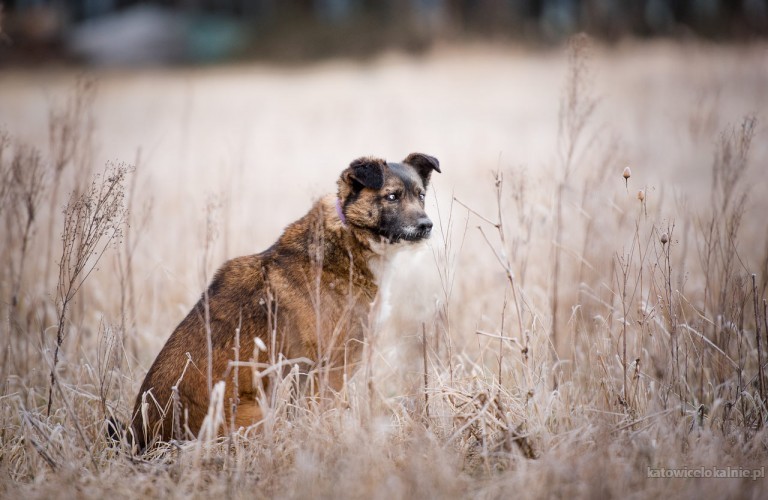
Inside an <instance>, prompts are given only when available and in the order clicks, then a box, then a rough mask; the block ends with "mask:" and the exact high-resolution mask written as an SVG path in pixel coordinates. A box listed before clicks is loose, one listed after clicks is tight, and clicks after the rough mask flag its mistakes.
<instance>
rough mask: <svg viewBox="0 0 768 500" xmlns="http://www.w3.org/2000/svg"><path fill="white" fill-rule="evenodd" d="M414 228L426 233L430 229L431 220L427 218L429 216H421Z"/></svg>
mask: <svg viewBox="0 0 768 500" xmlns="http://www.w3.org/2000/svg"><path fill="white" fill-rule="evenodd" d="M416 229H418V230H419V232H421V233H428V232H430V231H432V221H431V220H429V217H422V218H421V219H419V220H418V222H416Z"/></svg>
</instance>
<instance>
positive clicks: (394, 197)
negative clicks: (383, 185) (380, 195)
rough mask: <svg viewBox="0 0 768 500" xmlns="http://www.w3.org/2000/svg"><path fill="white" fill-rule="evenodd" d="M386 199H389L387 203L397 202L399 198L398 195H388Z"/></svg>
mask: <svg viewBox="0 0 768 500" xmlns="http://www.w3.org/2000/svg"><path fill="white" fill-rule="evenodd" d="M385 198H386V199H387V201H397V199H398V198H399V196H398V194H397V193H389V194H388V195H386V196H385Z"/></svg>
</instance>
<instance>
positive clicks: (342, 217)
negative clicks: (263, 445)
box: [336, 198, 347, 226]
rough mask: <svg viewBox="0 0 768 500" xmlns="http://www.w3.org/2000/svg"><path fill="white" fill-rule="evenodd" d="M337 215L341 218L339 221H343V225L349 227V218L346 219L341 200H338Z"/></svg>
mask: <svg viewBox="0 0 768 500" xmlns="http://www.w3.org/2000/svg"><path fill="white" fill-rule="evenodd" d="M336 215H338V216H339V219H341V223H342V225H344V226H346V225H347V218H346V217H344V212H342V211H341V200H340V199H338V198H336Z"/></svg>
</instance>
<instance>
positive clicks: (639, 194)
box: [637, 189, 645, 203]
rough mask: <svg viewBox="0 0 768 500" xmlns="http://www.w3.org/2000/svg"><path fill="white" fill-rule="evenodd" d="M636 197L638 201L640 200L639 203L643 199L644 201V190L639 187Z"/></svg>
mask: <svg viewBox="0 0 768 500" xmlns="http://www.w3.org/2000/svg"><path fill="white" fill-rule="evenodd" d="M637 199H638V200H640V202H641V203H642V202H643V201H645V191H643V190H642V189H641V190H639V191H638V192H637Z"/></svg>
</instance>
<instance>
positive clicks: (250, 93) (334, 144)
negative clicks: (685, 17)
mask: <svg viewBox="0 0 768 500" xmlns="http://www.w3.org/2000/svg"><path fill="white" fill-rule="evenodd" d="M766 120H768V47H766V46H765V45H753V46H749V45H742V46H717V45H702V44H693V43H691V44H680V45H676V44H670V43H647V44H642V45H636V44H626V45H621V46H618V47H613V48H606V47H601V46H599V45H597V46H595V45H592V44H591V43H589V42H588V41H586V40H584V39H580V38H577V39H574V41H572V42H571V43H570V44H569V46H568V47H563V48H561V49H557V50H551V51H530V50H527V49H526V50H524V49H516V48H510V47H493V46H467V47H443V48H438V49H435V50H434V51H433V52H431V53H430V54H428V55H425V56H423V57H420V58H409V57H405V56H400V55H394V54H390V55H384V56H382V57H379V58H377V59H375V60H372V61H370V62H367V63H358V62H346V61H329V62H321V63H317V64H314V65H309V66H301V67H280V66H274V67H273V66H264V65H242V66H224V67H210V68H186V69H146V70H137V71H127V70H125V71H123V70H101V71H92V72H87V73H85V74H83V73H82V72H81V71H78V70H73V69H68V68H46V69H37V70H22V69H18V70H14V69H6V70H4V71H3V73H2V78H0V127H3V130H4V133H3V134H2V136H0V175H2V184H1V187H0V227H1V228H2V238H0V282H1V283H2V285H1V286H0V305H2V312H0V319H2V324H1V326H0V332H2V336H1V337H0V346H1V347H2V357H1V358H0V359H1V360H2V361H1V362H0V366H2V368H1V369H0V380H2V382H3V387H2V393H0V402H1V404H0V496H2V497H4V498H40V497H43V498H53V497H63V498H74V497H78V498H79V497H104V496H107V495H109V496H110V497H113V498H118V497H121V498H122V497H137V496H151V497H154V496H157V497H173V498H188V497H190V496H194V497H209V496H212V495H217V494H220V495H227V496H228V497H237V498H241V497H242V498H253V497H257V498H262V497H288V498H307V497H312V498H315V497H317V498H330V497H334V498H335V497H353V498H371V497H373V498H425V497H427V498H452V497H467V496H469V497H480V498H503V497H510V496H512V495H524V496H526V497H528V496H530V497H548V498H551V497H571V496H575V497H589V498H595V497H597V498H603V497H651V496H658V495H664V496H679V497H692V498H701V497H707V498H709V497H717V498H724V497H733V498H735V497H739V498H764V497H765V495H766V493H767V492H768V486H767V485H768V483H766V479H765V478H764V473H765V464H766V463H768V432H767V431H766V428H765V424H766V419H767V418H768V408H767V407H766V394H767V393H768V387H766V384H768V380H766V377H765V373H764V372H765V369H766V368H767V367H766V366H765V365H766V363H768V350H767V349H766V345H767V344H768V324H767V323H766V321H767V320H768V318H767V317H766V316H768V308H767V307H766V299H767V298H768V295H767V294H766V291H767V290H768V230H767V229H768V224H766V214H768V198H766V196H765V193H766V192H768V176H767V175H766V174H768V168H767V166H766V161H767V159H768V127H767V126H766ZM413 151H419V152H424V153H428V154H431V155H434V156H436V157H437V158H439V160H440V163H441V166H442V170H443V173H442V174H440V175H435V176H433V184H432V188H431V191H430V194H429V195H428V202H427V204H428V212H429V213H430V215H431V217H432V218H433V220H434V221H435V234H434V236H433V238H432V239H431V240H430V242H429V245H428V246H427V247H425V248H423V249H421V250H420V251H418V252H416V253H415V254H413V255H408V256H404V257H403V258H401V259H400V261H399V262H398V266H397V269H396V272H395V275H394V276H393V277H392V282H391V286H389V287H387V294H388V295H387V300H388V302H389V304H390V305H391V310H392V311H393V312H392V314H391V315H390V316H389V317H387V318H386V319H385V320H384V321H382V323H381V325H380V327H379V328H377V329H376V330H375V331H371V332H369V337H368V341H369V342H368V345H367V347H366V349H367V351H366V352H367V355H366V356H365V359H364V363H363V367H362V368H360V369H359V370H358V371H357V373H356V374H355V376H354V377H352V379H351V380H349V382H348V384H347V387H346V388H345V390H344V391H343V392H342V393H341V394H338V395H337V397H335V398H333V399H332V400H323V401H318V400H315V399H298V400H296V399H292V398H290V397H289V396H288V395H289V394H290V393H291V387H292V385H293V384H294V383H295V382H296V380H295V377H294V376H293V375H287V376H282V375H281V378H280V379H278V380H277V386H278V387H279V390H278V393H277V395H276V397H275V398H273V399H271V400H270V401H268V408H267V411H266V416H265V419H264V421H263V422H261V423H260V424H259V425H257V426H255V427H253V428H250V429H242V430H240V431H239V432H237V433H233V434H229V435H226V436H221V437H218V438H216V439H206V440H198V441H191V442H184V443H172V444H169V445H168V446H164V447H160V448H158V449H155V450H152V451H151V452H150V453H148V454H146V455H144V456H141V457H137V456H133V455H132V454H131V453H130V451H129V447H128V445H127V444H126V443H125V442H123V443H119V444H114V443H110V442H109V441H108V439H107V437H106V421H107V419H108V418H110V417H114V418H116V419H117V420H119V421H121V422H127V421H128V420H129V418H130V412H131V411H132V406H133V401H134V398H135V396H136V392H137V391H138V388H139V385H140V384H141V381H142V379H143V376H144V374H145V373H146V370H147V369H148V368H149V365H150V363H151V362H152V360H153V359H154V357H155V355H156V354H157V352H158V351H159V350H160V348H161V347H162V345H163V343H164V342H165V340H166V339H167V337H168V336H169V335H170V333H171V331H172V330H173V328H174V327H175V326H176V324H177V323H178V322H179V321H180V320H181V319H182V318H183V317H184V316H185V315H186V313H187V312H188V311H189V309H190V308H191V306H192V305H193V304H194V303H195V302H196V300H197V299H198V297H199V296H200V293H201V292H202V290H203V288H204V286H205V284H206V283H207V281H208V280H209V278H210V277H211V276H212V273H213V272H214V271H215V270H216V268H217V267H218V266H219V265H220V264H221V263H223V262H224V260H226V259H228V258H232V257H235V256H238V255H244V254H249V253H255V252H259V251H262V250H264V249H266V248H267V247H268V246H269V245H270V244H271V243H272V242H273V241H274V240H275V239H276V238H277V237H278V235H279V234H280V231H281V230H282V228H283V227H285V225H287V224H288V223H290V222H292V221H293V220H295V219H297V218H298V217H300V216H301V215H303V214H304V213H305V212H306V211H307V210H308V209H309V208H310V206H311V204H312V202H313V201H314V200H315V199H316V198H318V197H319V196H321V195H323V194H325V193H327V192H331V191H333V190H334V189H335V182H336V178H337V176H338V174H339V173H340V172H341V170H342V169H343V168H345V167H346V165H347V164H348V163H349V162H350V161H351V160H352V159H354V158H356V157H358V156H361V155H376V156H382V157H385V158H387V159H389V160H394V161H399V160H400V159H402V158H404V157H405V156H406V155H407V154H408V153H410V152H413ZM627 167H629V171H627V170H625V169H626V168H627ZM625 173H626V174H629V176H628V177H627V178H625V175H624V174H625ZM52 373H54V376H53V377H52V375H51V374H52ZM728 468H730V473H731V474H732V475H733V474H734V471H735V473H737V474H741V473H742V472H743V471H746V473H750V474H752V475H755V473H754V471H757V472H756V475H757V476H759V477H757V478H753V477H730V478H714V477H713V478H709V477H702V478H699V477H688V478H681V477H663V476H665V475H672V474H680V473H681V472H680V471H682V473H683V474H689V475H691V476H693V475H694V474H695V475H708V474H714V475H717V474H720V473H721V471H722V470H723V469H725V471H726V473H728ZM662 469H665V470H662ZM686 470H687V471H688V472H685V471H686ZM659 475H661V476H662V477H654V476H659Z"/></svg>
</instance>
